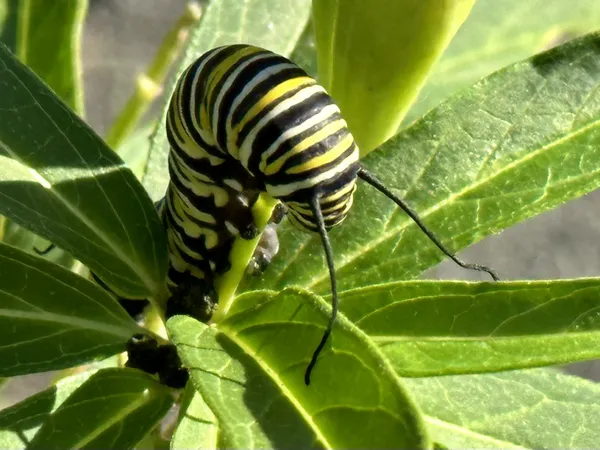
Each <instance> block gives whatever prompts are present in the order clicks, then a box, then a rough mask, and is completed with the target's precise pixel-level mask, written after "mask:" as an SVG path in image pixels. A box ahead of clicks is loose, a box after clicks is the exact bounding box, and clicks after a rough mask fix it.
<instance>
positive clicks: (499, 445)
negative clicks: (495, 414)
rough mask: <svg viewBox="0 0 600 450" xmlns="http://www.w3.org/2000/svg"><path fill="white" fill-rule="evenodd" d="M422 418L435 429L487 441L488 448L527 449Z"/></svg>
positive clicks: (426, 417) (463, 428) (447, 423)
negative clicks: (448, 430) (447, 430)
mask: <svg viewBox="0 0 600 450" xmlns="http://www.w3.org/2000/svg"><path fill="white" fill-rule="evenodd" d="M423 417H424V418H425V421H426V422H428V423H431V424H433V425H435V426H437V427H440V428H445V429H450V430H452V432H454V433H459V434H461V435H467V436H473V437H474V438H476V439H478V440H480V441H488V442H489V443H490V447H489V448H511V449H527V448H528V447H521V446H519V445H515V444H513V443H511V442H507V441H500V440H498V439H495V438H493V437H490V436H487V435H485V434H481V433H477V432H475V431H472V430H469V429H468V428H465V427H463V426H460V425H456V424H453V423H450V422H446V421H443V420H440V419H436V418H435V417H433V416H430V415H427V414H424V415H423ZM492 444H493V445H494V447H493V446H492Z"/></svg>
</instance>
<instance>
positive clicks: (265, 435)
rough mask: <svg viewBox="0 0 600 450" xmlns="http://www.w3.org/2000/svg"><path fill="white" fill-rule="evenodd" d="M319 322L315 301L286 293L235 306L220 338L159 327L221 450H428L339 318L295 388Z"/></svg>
mask: <svg viewBox="0 0 600 450" xmlns="http://www.w3.org/2000/svg"><path fill="white" fill-rule="evenodd" d="M328 315H329V308H326V305H325V304H324V303H323V301H322V300H320V299H319V298H317V297H314V296H312V295H310V294H308V293H306V292H302V291H298V290H291V289H290V290H285V291H283V292H282V293H279V294H268V293H260V294H256V295H247V296H243V297H242V298H239V299H238V300H237V301H236V302H235V303H234V305H233V307H232V309H231V310H230V312H229V313H228V315H227V316H226V318H225V319H224V321H222V322H220V323H219V324H218V330H219V332H217V330H215V329H214V328H211V327H207V326H206V325H204V324H201V323H200V322H197V321H195V320H194V319H191V318H189V317H184V316H176V317H174V318H173V319H171V320H170V321H169V322H167V328H168V329H169V334H170V335H171V337H172V339H173V341H174V343H175V344H176V345H177V347H178V351H179V354H180V356H181V358H182V361H183V363H184V365H185V366H186V367H187V368H188V369H189V370H190V374H191V377H192V380H193V382H194V385H195V386H196V388H197V389H198V391H199V392H200V394H201V395H202V397H203V398H204V400H205V401H206V403H207V404H208V406H209V407H210V409H211V410H212V411H213V413H214V414H215V416H216V417H217V420H218V423H219V429H220V436H219V439H220V441H222V444H223V446H224V447H229V448H231V447H235V448H242V447H245V448H248V447H254V448H256V447H263V448H264V447H267V448H273V447H274V448H283V447H285V448H290V447H294V448H312V447H315V446H316V447H322V446H325V447H327V448H348V447H353V448H360V447H362V448H367V447H368V448H382V447H385V448H392V447H393V448H426V447H429V443H428V439H427V437H426V435H425V434H424V433H423V429H422V424H421V419H420V416H419V413H418V411H417V410H416V409H415V406H414V404H413V402H412V400H411V399H410V397H409V396H408V395H407V394H406V392H405V391H404V388H403V387H402V384H401V381H400V379H399V378H397V377H396V375H395V374H394V373H393V372H392V371H391V370H390V367H389V365H388V363H387V362H386V360H385V359H384V358H382V356H381V354H380V353H379V351H378V350H377V348H376V346H374V345H373V344H372V343H371V342H370V341H369V340H368V338H366V336H364V335H363V334H362V333H361V332H360V331H359V330H357V329H356V328H355V327H354V326H352V324H351V323H349V322H348V321H347V320H345V319H344V318H343V317H339V320H338V321H337V325H336V327H335V329H334V331H333V338H332V340H331V341H330V344H329V345H328V346H327V347H326V350H325V351H324V352H323V353H322V355H321V357H320V359H319V362H318V363H317V366H316V368H315V371H314V372H313V376H312V382H311V384H310V386H306V385H305V384H304V370H305V369H306V365H307V364H308V362H309V360H310V357H311V354H312V352H313V350H314V348H315V346H316V345H317V343H318V341H319V339H320V337H321V334H322V331H323V327H324V326H325V324H326V323H327V320H328ZM340 374H352V376H347V375H346V376H341V375H340Z"/></svg>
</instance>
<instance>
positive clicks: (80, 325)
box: [0, 309, 137, 345]
mask: <svg viewBox="0 0 600 450" xmlns="http://www.w3.org/2000/svg"><path fill="white" fill-rule="evenodd" d="M3 317H6V318H14V319H21V320H30V321H37V322H48V323H54V324H59V325H68V326H69V328H71V329H72V330H73V331H77V330H86V331H88V330H89V331H97V332H100V333H103V334H107V335H112V336H116V337H119V338H124V339H125V340H127V339H129V338H130V337H131V336H132V334H134V333H135V332H136V331H137V330H136V329H130V328H125V327H118V326H114V325H109V324H104V323H98V322H95V321H92V320H89V319H82V318H80V317H73V316H68V315H61V314H56V313H52V312H48V311H43V310H42V311H40V312H35V313H30V312H26V311H15V310H11V309H0V319H1V318H3ZM136 327H137V326H136ZM19 344H20V343H19V342H17V343H15V345H19Z"/></svg>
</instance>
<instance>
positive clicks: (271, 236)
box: [246, 203, 287, 276]
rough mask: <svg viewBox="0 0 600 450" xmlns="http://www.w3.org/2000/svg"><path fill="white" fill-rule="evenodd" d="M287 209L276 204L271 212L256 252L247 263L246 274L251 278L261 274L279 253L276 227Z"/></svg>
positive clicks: (281, 204)
mask: <svg viewBox="0 0 600 450" xmlns="http://www.w3.org/2000/svg"><path fill="white" fill-rule="evenodd" d="M286 213H287V208H286V207H285V206H284V205H283V203H278V204H277V206H275V209H274V210H273V214H272V215H271V218H270V219H269V224H268V225H267V227H266V228H265V230H264V231H263V234H262V235H261V237H260V240H259V241H258V245H257V246H256V250H255V251H254V254H253V255H252V259H251V260H250V262H249V263H248V267H247V269H246V273H247V274H248V275H251V276H257V275H260V274H262V273H263V272H264V271H265V270H266V269H267V267H268V266H269V264H271V261H273V258H274V257H275V255H277V252H279V239H278V238H277V225H278V224H279V223H280V222H281V221H282V220H283V218H284V217H285V214H286Z"/></svg>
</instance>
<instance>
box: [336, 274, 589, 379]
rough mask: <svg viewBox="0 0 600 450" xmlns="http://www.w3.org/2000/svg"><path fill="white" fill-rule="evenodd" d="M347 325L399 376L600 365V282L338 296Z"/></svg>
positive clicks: (456, 286) (400, 288) (452, 285)
mask: <svg viewBox="0 0 600 450" xmlns="http://www.w3.org/2000/svg"><path fill="white" fill-rule="evenodd" d="M340 308H341V311H342V312H343V313H344V315H345V316H346V317H347V318H348V320H350V321H352V322H353V323H354V324H355V325H356V326H358V327H360V329H361V330H362V331H364V332H365V333H366V334H367V335H369V337H370V338H371V339H372V340H373V341H374V342H375V343H377V344H378V345H379V347H380V349H381V351H382V352H383V353H384V354H385V355H386V357H387V358H388V360H389V361H390V363H391V364H392V366H393V367H394V369H395V370H396V372H397V373H398V374H399V375H401V376H411V377H414V376H417V377H419V376H432V375H448V374H457V373H481V372H492V371H500V370H509V369H516V368H523V367H535V366H542V365H551V364H560V363H566V362H571V361H577V360H585V359H592V358H600V346H598V345H597V342H598V340H600V315H598V313H597V311H598V310H600V279H598V278H592V279H580V280H560V281H559V280H555V281H531V282H527V281H521V282H510V283H461V282H452V281H450V282H426V281H425V282H412V281H409V282H397V283H389V284H383V285H378V286H373V287H370V288H364V289H356V290H354V291H349V292H346V293H344V294H343V295H342V296H341V298H340Z"/></svg>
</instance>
